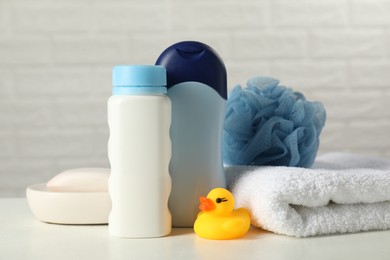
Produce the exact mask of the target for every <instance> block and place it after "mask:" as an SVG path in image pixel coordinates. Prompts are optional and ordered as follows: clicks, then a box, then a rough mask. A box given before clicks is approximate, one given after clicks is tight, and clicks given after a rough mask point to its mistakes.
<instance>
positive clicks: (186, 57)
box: [156, 41, 227, 99]
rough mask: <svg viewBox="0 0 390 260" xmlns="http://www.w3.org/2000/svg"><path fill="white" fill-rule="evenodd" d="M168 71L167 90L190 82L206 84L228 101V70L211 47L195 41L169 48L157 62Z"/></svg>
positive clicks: (180, 43)
mask: <svg viewBox="0 0 390 260" xmlns="http://www.w3.org/2000/svg"><path fill="white" fill-rule="evenodd" d="M156 65H162V66H164V67H165V68H166V69H167V88H168V89H169V88H170V87H172V86H174V85H176V84H179V83H182V82H188V81H195V82H200V83H203V84H206V85H208V86H210V87H211V88H213V89H214V90H215V91H217V92H218V94H219V95H220V96H221V97H222V98H224V99H227V79H226V68H225V65H224V64H223V61H222V59H221V58H220V57H219V55H218V54H217V52H216V51H214V50H213V49H212V48H211V47H210V46H208V45H206V44H204V43H201V42H195V41H185V42H179V43H176V44H174V45H172V46H170V47H168V48H167V49H166V50H165V51H164V52H163V53H161V55H160V57H158V59H157V61H156Z"/></svg>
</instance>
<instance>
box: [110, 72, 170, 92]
mask: <svg viewBox="0 0 390 260" xmlns="http://www.w3.org/2000/svg"><path fill="white" fill-rule="evenodd" d="M166 84H167V72H166V69H165V67H163V66H156V65H120V66H115V67H114V68H113V70H112V85H113V86H114V87H113V88H112V94H113V95H134V94H166V92H167V89H166V87H165V86H166Z"/></svg>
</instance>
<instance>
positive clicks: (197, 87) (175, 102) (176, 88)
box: [156, 41, 227, 227]
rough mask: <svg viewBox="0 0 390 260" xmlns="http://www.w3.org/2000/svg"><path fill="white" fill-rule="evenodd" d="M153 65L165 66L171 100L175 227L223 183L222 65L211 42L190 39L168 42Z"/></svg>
mask: <svg viewBox="0 0 390 260" xmlns="http://www.w3.org/2000/svg"><path fill="white" fill-rule="evenodd" d="M156 65H162V66H164V67H166V70H167V88H168V96H169V97H170V99H171V101H172V124H171V130H170V136H171V141H172V157H171V161H170V165H169V171H170V174H171V177H172V192H171V196H170V198H169V208H170V210H171V214H172V222H173V226H175V227H192V226H193V224H194V221H195V219H196V215H197V213H198V212H199V209H198V205H199V197H200V196H203V195H204V194H207V193H208V192H209V191H210V190H211V189H213V188H216V187H222V188H223V187H225V186H226V181H225V176H224V172H223V162H222V145H221V143H222V128H223V120H224V114H225V104H226V98H227V79H226V69H225V65H224V64H223V62H222V60H221V58H220V57H219V55H218V54H217V53H216V52H215V51H214V50H213V49H212V48H211V47H209V46H207V45H206V44H203V43H200V42H194V41H187V42H179V43H176V44H174V45H172V46H170V47H169V48H168V49H166V50H165V51H164V52H163V53H162V54H161V55H160V57H159V58H158V59H157V62H156Z"/></svg>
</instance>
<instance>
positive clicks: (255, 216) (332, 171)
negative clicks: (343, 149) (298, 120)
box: [225, 153, 390, 237]
mask: <svg viewBox="0 0 390 260" xmlns="http://www.w3.org/2000/svg"><path fill="white" fill-rule="evenodd" d="M225 172H226V176H227V179H228V185H229V189H230V190H231V191H232V192H233V194H234V196H235V200H236V207H244V208H247V209H248V210H249V211H250V213H251V220H252V225H254V226H255V227H260V228H263V229H265V230H269V231H272V232H275V233H279V234H284V235H288V236H295V237H307V236H315V235H323V234H334V233H348V232H359V231H368V230H383V229H389V228H390V160H385V159H380V158H374V157H367V156H359V155H352V154H343V153H332V154H327V155H323V156H320V157H318V158H317V159H316V161H315V164H314V165H313V168H310V169H306V168H297V167H274V166H270V167H258V166H256V167H252V166H230V167H226V168H225Z"/></svg>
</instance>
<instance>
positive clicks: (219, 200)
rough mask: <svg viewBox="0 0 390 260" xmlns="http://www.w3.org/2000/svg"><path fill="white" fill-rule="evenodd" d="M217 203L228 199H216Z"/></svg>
mask: <svg viewBox="0 0 390 260" xmlns="http://www.w3.org/2000/svg"><path fill="white" fill-rule="evenodd" d="M215 201H216V202H217V203H221V202H226V201H228V200H227V199H226V198H217V199H216V200H215Z"/></svg>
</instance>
